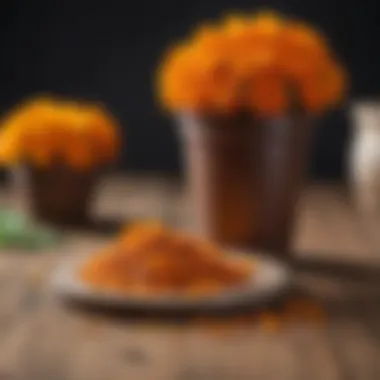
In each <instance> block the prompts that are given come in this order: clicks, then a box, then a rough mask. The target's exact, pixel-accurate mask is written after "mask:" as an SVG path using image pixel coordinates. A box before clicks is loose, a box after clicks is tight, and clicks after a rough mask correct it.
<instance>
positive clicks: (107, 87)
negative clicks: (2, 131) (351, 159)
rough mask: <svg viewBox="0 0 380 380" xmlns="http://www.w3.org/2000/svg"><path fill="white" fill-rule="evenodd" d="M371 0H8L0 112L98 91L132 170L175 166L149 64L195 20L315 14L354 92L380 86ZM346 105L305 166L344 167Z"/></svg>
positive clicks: (2, 27) (0, 25)
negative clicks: (240, 14)
mask: <svg viewBox="0 0 380 380" xmlns="http://www.w3.org/2000/svg"><path fill="white" fill-rule="evenodd" d="M375 6H376V0H373V1H369V0H362V1H352V2H346V1H344V2H343V1H335V2H334V1H332V0H329V1H327V0H323V1H321V0H319V1H312V0H282V1H278V0H277V1H275V0H271V1H254V0H251V1H248V0H234V1H232V0H229V1H228V0H203V1H199V2H197V1H174V0H160V1H155V0H150V1H148V0H138V1H128V0H124V1H123V0H119V1H114V0H108V1H94V0H93V1H87V0H76V1H73V0H55V1H54V0H50V1H38V0H37V1H32V0H10V1H4V0H3V1H2V2H1V13H0V46H1V59H0V111H1V112H3V111H5V110H7V109H8V108H9V107H11V106H12V105H14V104H15V103H16V102H17V101H19V100H20V99H22V98H23V97H25V96H28V95H32V94H35V93H39V92H53V93H58V94H64V95H71V96H75V97H79V98H89V99H96V100H100V101H103V102H105V103H106V105H107V106H108V107H109V108H110V109H111V110H112V111H113V112H114V113H115V114H116V116H117V117H118V118H119V119H120V120H121V122H122V124H123V128H124V130H125V131H127V140H126V141H127V149H126V151H125V154H124V156H123V159H122V160H121V162H120V166H121V168H125V169H130V170H147V171H164V172H169V173H178V172H179V160H178V145H177V141H176V138H175V133H174V128H172V126H173V122H172V121H171V120H169V119H167V118H165V117H164V116H163V115H162V114H161V113H160V111H159V110H158V107H157V106H156V105H155V101H154V94H153V86H152V84H153V77H154V70H155V67H156V66H157V63H158V61H159V58H160V54H161V53H162V51H163V50H164V48H165V47H166V46H167V45H168V44H169V43H170V42H171V41H173V39H176V38H178V37H181V36H183V35H185V34H186V33H187V32H188V31H189V30H190V28H191V26H192V25H194V24H196V23H198V22H199V21H204V20H207V19H213V18H217V17H218V16H219V15H220V14H221V13H223V12H225V11H229V10H230V11H239V10H249V11H253V10H255V9H258V8H262V7H265V8H273V9H277V10H279V11H282V12H285V13H287V14H290V15H295V16H298V17H301V18H303V19H306V20H307V21H310V22H313V23H314V24H315V25H316V26H319V27H320V28H322V29H323V30H324V31H325V33H326V34H327V35H328V36H329V37H330V39H331V42H332V44H333V46H334V48H335V49H336V50H337V52H338V54H339V55H340V57H341V58H342V59H343V61H344V62H345V63H346V65H347V66H348V68H349V70H350V72H351V75H352V92H351V95H352V97H370V96H376V95H377V92H378V90H379V87H380V78H379V76H380V75H379V72H380V70H379V68H380V60H379V48H378V47H377V37H378V36H380V34H379V31H380V23H379V22H378V16H379V12H378V11H377V9H376V8H375ZM348 106H349V104H347V105H345V106H344V107H342V109H340V110H338V111H337V112H335V113H334V114H330V115H327V116H326V117H325V118H324V119H323V120H321V123H320V124H321V125H320V128H319V130H318V133H317V135H316V138H315V144H314V151H313V154H312V156H313V157H312V165H311V172H312V173H313V175H314V176H316V177H319V178H339V177H342V175H344V161H345V158H344V151H345V149H346V144H347V140H348V138H349V131H350V123H349V121H348V117H347V112H346V111H347V109H348Z"/></svg>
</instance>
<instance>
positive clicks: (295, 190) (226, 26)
mask: <svg viewBox="0 0 380 380" xmlns="http://www.w3.org/2000/svg"><path fill="white" fill-rule="evenodd" d="M345 92H346V75H345V73H344V70H343V68H342V66H341V65H340V64H339V62H338V60H337V59H336V58H335V56H334V55H333V53H332V51H331V50H330V49H329V46H328V44H327V43H326V41H325V39H324V37H323V36H322V35H321V34H320V33H319V32H318V31H317V30H316V29H314V28H312V27H310V26H309V25H307V24H304V23H302V22H299V21H297V20H292V19H288V18H285V17H282V16H280V15H277V14H273V13H260V14H258V15H253V16H252V17H245V16H232V17H227V18H226V19H223V20H222V21H221V22H219V23H215V24H210V25H204V26H202V27H200V28H199V29H197V30H196V31H195V32H194V34H192V35H191V36H190V38H189V39H187V40H186V41H184V42H182V43H181V44H179V45H176V46H174V47H172V48H171V49H170V50H169V51H168V52H167V54H166V55H165V57H164V59H163V61H162V64H161V66H160V68H159V73H158V95H159V98H160V100H161V103H162V105H163V107H164V108H166V109H167V110H168V111H170V112H172V113H174V114H176V115H179V117H178V119H179V121H180V125H181V131H182V133H181V136H182V137H183V143H184V152H185V160H186V162H187V164H188V166H187V169H188V170H187V171H188V174H189V179H190V185H191V189H192V194H193V196H194V197H193V199H194V206H195V214H196V225H197V226H199V227H200V229H201V232H202V233H204V234H206V235H207V236H208V237H210V238H212V239H214V240H217V241H219V242H222V243H225V244H228V245H234V246H240V247H241V246H244V247H246V246H250V247H252V246H254V247H261V248H266V249H268V250H273V251H288V250H289V246H290V242H291V231H292V227H293V224H294V223H293V222H294V210H295V207H296V201H297V198H298V195H299V193H300V189H301V184H302V180H303V177H304V172H305V170H304V169H305V166H306V164H307V156H308V154H307V153H308V147H309V142H310V136H311V132H312V126H311V124H312V123H311V121H313V124H314V121H315V120H316V118H317V116H318V115H320V114H321V113H322V112H325V111H327V110H329V109H331V108H333V107H334V106H336V105H337V104H338V103H339V102H340V101H341V100H342V98H343V96H344V94H345Z"/></svg>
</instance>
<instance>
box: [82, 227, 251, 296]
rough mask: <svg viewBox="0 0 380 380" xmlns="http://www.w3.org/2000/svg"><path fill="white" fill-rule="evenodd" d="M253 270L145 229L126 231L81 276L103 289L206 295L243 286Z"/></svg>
mask: <svg viewBox="0 0 380 380" xmlns="http://www.w3.org/2000/svg"><path fill="white" fill-rule="evenodd" d="M253 270H254V268H253V265H252V263H251V262H250V261H248V260H245V259H241V258H240V257H233V256H232V257H230V256H228V257H227V256H226V255H224V254H223V253H222V251H221V250H219V249H218V248H217V247H216V246H214V245H213V244H211V243H209V242H207V241H203V240H200V239H199V238H196V237H193V236H190V235H187V234H184V233H180V232H176V231H173V230H170V229H168V228H166V227H164V226H162V225H160V224H147V225H138V226H135V227H131V228H129V229H127V231H126V232H124V233H122V234H121V236H120V237H119V239H117V241H116V243H114V244H112V245H111V246H110V247H109V248H108V249H106V250H105V251H103V252H100V253H98V254H95V255H94V256H93V257H91V258H90V259H89V260H88V261H87V262H86V263H85V264H84V265H83V267H82V268H81V270H80V277H81V279H82V280H83V281H85V282H86V283H88V284H90V285H91V286H93V287H96V288H101V289H104V290H112V291H118V292H125V293H138V294H141V293H145V294H162V293H173V292H175V293H184V294H188V295H206V294H212V293H215V292H219V291H222V290H224V289H226V288H230V287H234V286H239V285H242V284H244V283H245V282H247V281H248V279H249V278H250V277H251V275H252V273H253Z"/></svg>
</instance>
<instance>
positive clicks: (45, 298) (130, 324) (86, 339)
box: [0, 178, 380, 380]
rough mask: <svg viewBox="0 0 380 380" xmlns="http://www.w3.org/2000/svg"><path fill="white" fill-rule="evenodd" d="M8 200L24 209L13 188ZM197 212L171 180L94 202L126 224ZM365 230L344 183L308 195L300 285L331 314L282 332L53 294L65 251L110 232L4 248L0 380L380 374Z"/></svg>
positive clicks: (138, 183)
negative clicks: (117, 313)
mask: <svg viewBox="0 0 380 380" xmlns="http://www.w3.org/2000/svg"><path fill="white" fill-rule="evenodd" d="M1 200H2V202H3V203H8V202H11V203H10V204H14V205H17V204H18V203H17V202H18V200H17V199H12V198H11V195H9V194H7V192H3V194H1ZM188 210H189V207H188V202H187V197H186V194H185V192H184V191H183V190H182V188H181V186H180V185H178V184H173V183H172V182H171V181H168V180H165V179H144V178H140V179H139V178H136V179H131V180H123V179H113V180H110V181H108V182H107V183H104V184H103V185H102V186H101V188H100V191H99V195H98V198H97V200H96V204H95V215H97V216H98V218H100V217H102V218H103V219H108V220H116V221H120V220H122V221H126V222H128V221H132V220H134V219H136V218H138V219H141V218H142V219H157V218H160V219H163V220H165V221H166V222H167V223H170V224H173V225H183V224H186V221H187V220H188V215H189V214H188ZM117 224H118V223H115V225H117ZM362 225H363V224H362V223H361V222H360V219H359V218H358V217H357V216H356V213H355V210H353V208H352V207H351V202H350V199H349V197H348V196H347V194H345V192H344V191H343V190H342V189H341V188H340V187H338V186H335V185H315V186H311V187H310V188H309V189H308V190H307V191H306V192H305V195H304V197H303V199H302V201H301V202H300V205H299V218H298V224H297V234H296V238H295V242H294V251H295V257H296V259H295V266H296V268H297V273H296V277H297V280H296V282H297V286H298V287H299V289H302V290H304V291H307V292H309V294H311V295H313V296H315V297H316V298H317V299H318V300H320V302H322V304H323V306H324V308H325V309H326V312H327V316H328V317H327V320H326V322H325V323H322V324H319V323H315V324H310V323H304V322H302V321H300V322H299V323H291V324H289V325H287V326H286V327H280V328H279V329H276V330H275V331H272V330H270V329H265V328H263V327H262V326H261V325H260V324H257V323H252V324H249V323H248V324H235V325H232V326H229V328H226V325H222V326H219V328H218V324H217V323H215V324H213V325H211V326H210V324H205V323H201V322H199V323H198V322H195V321H193V320H191V321H188V320H186V321H177V322H176V323H174V322H168V321H165V320H163V319H157V318H145V317H144V318H136V317H134V318H132V316H125V317H124V318H118V319H114V318H111V317H106V316H104V315H101V314H90V313H85V312H80V311H77V310H73V309H70V308H68V307H67V306H66V305H63V304H62V303H61V302H59V300H57V299H56V298H55V297H54V294H52V290H51V288H50V286H49V278H50V277H49V276H50V275H51V271H52V270H53V269H54V267H55V266H56V265H57V264H58V263H59V262H60V260H61V259H62V258H63V257H64V256H65V255H67V254H77V253H78V254H79V253H80V252H91V251H92V250H94V249H97V248H99V247H101V246H102V245H103V244H106V242H107V241H108V240H109V239H110V237H111V235H110V234H107V233H104V234H102V233H100V232H99V230H91V229H88V230H86V231H67V232H66V237H65V239H64V241H63V242H62V243H61V244H60V245H59V246H58V247H54V248H51V249H49V250H46V251H41V252H34V253H33V252H15V251H1V253H0V380H16V379H17V380H18V379H20V380H21V379H22V380H82V379H83V380H110V379H112V380H119V379H120V380H135V379H136V380H150V379H152V380H214V379H217V380H224V379H226V380H230V379H231V380H248V379H263V380H264V379H265V380H267V379H268V380H269V379H273V380H275V379H279V380H280V379H281V380H287V379H289V380H309V379H310V380H311V379H315V380H338V379H339V380H340V379H341V380H351V379H352V380H354V379H358V380H371V379H374V380H375V379H379V378H380V364H379V361H378V358H379V355H380V302H379V301H380V249H379V248H380V247H379V246H377V244H376V241H375V239H374V240H371V239H370V238H369V237H368V236H367V234H366V230H365V228H363V227H362ZM376 228H378V231H379V234H380V224H378V225H377V227H376ZM107 232H109V231H107ZM334 268H335V269H334ZM341 268H346V270H341V271H340V269H341ZM359 272H360V273H361V274H362V275H361V276H356V274H357V273H359ZM378 279H379V280H378ZM223 326H224V327H223Z"/></svg>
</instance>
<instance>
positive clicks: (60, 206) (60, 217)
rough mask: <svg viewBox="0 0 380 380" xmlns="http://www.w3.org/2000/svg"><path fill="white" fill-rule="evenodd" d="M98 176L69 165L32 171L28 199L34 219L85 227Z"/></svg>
mask: <svg viewBox="0 0 380 380" xmlns="http://www.w3.org/2000/svg"><path fill="white" fill-rule="evenodd" d="M96 177H97V176H96V175H95V174H94V172H92V171H89V172H83V171H74V170H72V169H70V168H68V167H66V166H56V167H54V168H49V169H37V168H29V169H28V173H27V184H28V200H29V208H30V212H31V213H32V215H33V216H34V217H36V218H37V219H40V220H42V221H45V222H49V223H53V224H58V225H83V224H86V223H87V222H88V221H89V218H90V205H91V198H92V194H93V190H94V184H95V179H96Z"/></svg>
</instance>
